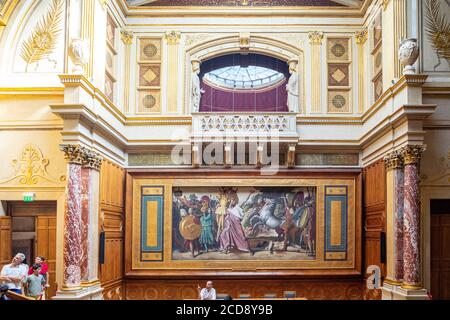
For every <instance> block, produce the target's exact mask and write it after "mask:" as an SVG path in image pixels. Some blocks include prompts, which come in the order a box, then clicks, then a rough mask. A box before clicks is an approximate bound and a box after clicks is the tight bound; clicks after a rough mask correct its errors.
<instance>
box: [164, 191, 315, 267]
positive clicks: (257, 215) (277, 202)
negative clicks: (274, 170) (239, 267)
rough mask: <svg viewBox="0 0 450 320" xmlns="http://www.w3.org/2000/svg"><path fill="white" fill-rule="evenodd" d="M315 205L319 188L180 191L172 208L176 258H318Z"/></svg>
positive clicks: (174, 198) (174, 196) (174, 253)
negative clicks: (316, 256)
mask: <svg viewBox="0 0 450 320" xmlns="http://www.w3.org/2000/svg"><path fill="white" fill-rule="evenodd" d="M181 193H182V194H181ZM315 201H316V191H315V188H313V187H309V188H308V187H300V188H267V187H266V188H253V187H250V188H248V187H247V188H234V187H222V188H200V189H196V188H194V189H193V188H184V189H179V190H177V191H176V192H175V193H174V195H173V204H172V218H173V223H172V226H173V233H172V237H173V247H172V248H173V253H172V254H173V255H172V257H173V259H174V260H191V259H204V260H210V259H212V260H226V259H230V260H235V259H244V260H259V259H264V260H266V259H269V260H280V259H287V260H313V259H314V258H315V254H316V251H315V243H316V212H315V210H316V204H315Z"/></svg>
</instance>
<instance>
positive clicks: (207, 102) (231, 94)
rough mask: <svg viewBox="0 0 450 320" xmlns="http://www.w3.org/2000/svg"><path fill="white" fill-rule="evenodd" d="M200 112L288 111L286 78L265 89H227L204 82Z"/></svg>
mask: <svg viewBox="0 0 450 320" xmlns="http://www.w3.org/2000/svg"><path fill="white" fill-rule="evenodd" d="M202 88H203V90H205V93H204V94H203V95H202V99H201V101H200V112H258V111H259V112H261V111H265V112H288V111H289V110H288V107H287V92H286V80H283V81H282V82H280V84H279V85H278V86H276V87H273V88H271V89H269V90H264V91H254V90H226V89H219V88H217V87H212V86H210V85H208V84H206V83H204V82H203V83H202Z"/></svg>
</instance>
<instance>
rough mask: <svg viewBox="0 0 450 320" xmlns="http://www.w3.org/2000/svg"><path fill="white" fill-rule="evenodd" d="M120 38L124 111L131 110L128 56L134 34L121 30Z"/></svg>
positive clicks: (129, 55)
mask: <svg viewBox="0 0 450 320" xmlns="http://www.w3.org/2000/svg"><path fill="white" fill-rule="evenodd" d="M120 38H121V39H122V42H123V44H124V45H125V71H124V93H123V107H124V110H125V113H130V112H131V108H130V107H131V106H130V97H129V95H130V72H131V71H130V68H131V66H130V57H131V45H132V44H133V39H134V34H133V32H131V31H126V30H122V31H121V32H120Z"/></svg>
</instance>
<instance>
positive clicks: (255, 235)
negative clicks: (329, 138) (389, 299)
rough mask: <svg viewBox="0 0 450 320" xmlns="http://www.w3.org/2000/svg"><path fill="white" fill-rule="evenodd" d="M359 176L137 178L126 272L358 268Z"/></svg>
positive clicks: (291, 271) (294, 272) (341, 270)
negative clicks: (315, 177) (305, 177)
mask: <svg viewBox="0 0 450 320" xmlns="http://www.w3.org/2000/svg"><path fill="white" fill-rule="evenodd" d="M357 177H358V176H347V177H346V178H342V177H341V178H339V177H336V178H326V179H295V178H287V177H285V178H271V179H262V178H261V179H253V178H251V179H245V178H242V179H241V178H239V179H225V178H224V179H220V178H216V179H213V178H209V179H208V180H207V183H205V182H206V180H204V179H198V178H183V177H180V176H177V177H171V176H170V175H169V174H168V175H167V176H166V177H161V178H158V179H142V178H136V179H133V182H132V183H133V201H132V208H131V214H130V215H127V226H128V227H127V231H126V238H127V244H126V245H127V248H129V249H126V250H125V252H126V255H127V259H126V260H127V261H128V262H127V264H126V273H127V274H128V275H145V276H161V275H166V276H169V275H170V274H172V275H183V276H185V275H192V274H193V273H195V272H197V273H199V274H201V275H207V274H209V273H211V274H217V272H220V273H221V274H228V273H230V272H231V273H233V272H237V271H239V272H252V273H255V272H256V273H255V274H258V270H260V271H261V272H270V274H272V275H274V274H290V275H297V274H321V273H323V272H324V270H328V271H330V270H335V272H336V273H337V274H341V275H358V274H360V272H361V270H360V269H361V264H360V253H361V251H360V250H361V215H360V212H359V211H358V210H360V209H359V207H357V206H356V203H359V202H358V201H360V200H358V197H359V196H358V194H359V193H358V192H357V185H358V180H357V179H358V178H357Z"/></svg>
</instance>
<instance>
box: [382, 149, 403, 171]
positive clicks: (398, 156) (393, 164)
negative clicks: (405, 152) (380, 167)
mask: <svg viewBox="0 0 450 320" xmlns="http://www.w3.org/2000/svg"><path fill="white" fill-rule="evenodd" d="M384 165H385V166H386V169H387V170H392V169H401V168H403V157H402V153H401V152H400V151H399V150H396V151H393V152H391V153H389V154H387V155H386V156H385V157H384Z"/></svg>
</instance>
